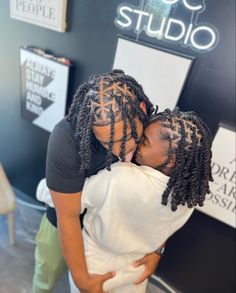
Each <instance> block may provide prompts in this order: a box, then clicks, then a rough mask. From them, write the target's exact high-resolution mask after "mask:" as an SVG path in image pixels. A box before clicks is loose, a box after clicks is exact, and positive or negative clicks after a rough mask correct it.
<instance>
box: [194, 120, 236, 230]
mask: <svg viewBox="0 0 236 293" xmlns="http://www.w3.org/2000/svg"><path fill="white" fill-rule="evenodd" d="M235 139H236V133H235V129H233V128H232V129H231V128H230V127H229V126H226V125H224V124H220V126H219V128H218V131H217V133H216V136H215V138H214V141H213V146H212V153H213V156H212V176H213V178H214V182H210V190H211V193H210V194H208V195H207V196H206V200H205V202H204V206H203V207H198V208H197V209H198V210H199V211H201V212H203V213H206V214H207V215H209V216H211V217H213V218H215V219H217V220H220V221H222V222H224V223H226V224H228V225H230V226H231V227H234V228H236V219H235V216H236V168H235V167H236V153H235V152H236V142H235V141H236V140H235Z"/></svg>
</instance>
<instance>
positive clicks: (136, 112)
mask: <svg viewBox="0 0 236 293" xmlns="http://www.w3.org/2000/svg"><path fill="white" fill-rule="evenodd" d="M141 102H144V103H145V105H146V112H147V113H146V114H145V113H144V112H143V111H142V110H141V109H140V103H141ZM152 112H153V105H152V103H151V102H150V101H149V99H148V97H147V96H146V95H145V93H144V91H143V89H142V86H141V85H140V84H139V83H138V82H137V81H136V80H135V79H134V78H133V77H131V76H129V75H126V74H125V73H124V72H123V71H122V70H113V71H112V72H109V73H106V74H99V75H92V76H91V77H90V78H89V80H88V81H87V82H85V83H83V84H82V85H81V86H80V87H79V88H78V90H77V92H76V94H75V96H74V99H73V102H72V105H71V107H70V110H69V114H68V116H67V121H68V122H71V123H73V125H74V134H75V138H76V141H77V143H78V145H79V148H78V149H79V156H80V159H81V167H80V170H81V171H85V170H87V169H88V168H89V166H90V163H91V149H92V148H94V149H96V139H95V136H94V134H93V126H105V125H111V132H110V142H109V148H108V150H107V157H106V167H107V169H108V170H110V165H111V163H112V147H113V143H114V141H113V137H114V125H115V123H117V122H118V121H121V120H123V122H124V127H123V139H122V144H121V152H120V155H119V156H120V158H121V160H122V161H123V160H124V158H125V144H126V141H127V127H128V124H129V125H130V126H131V135H132V137H133V138H134V140H135V142H136V144H138V140H139V137H138V134H137V128H136V122H135V120H134V118H135V117H139V119H140V120H141V121H142V123H143V124H144V125H146V124H147V122H148V120H149V117H150V115H151V113H152Z"/></svg>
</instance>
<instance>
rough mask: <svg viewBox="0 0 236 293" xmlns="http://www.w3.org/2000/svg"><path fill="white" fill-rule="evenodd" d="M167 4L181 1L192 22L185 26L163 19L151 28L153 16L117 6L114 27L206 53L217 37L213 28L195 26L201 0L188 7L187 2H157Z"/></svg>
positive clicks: (213, 46)
mask: <svg viewBox="0 0 236 293" xmlns="http://www.w3.org/2000/svg"><path fill="white" fill-rule="evenodd" d="M160 1H162V2H163V3H165V4H167V5H173V4H176V3H177V2H180V1H182V4H183V5H184V7H185V8H186V9H187V10H189V11H190V12H191V14H192V16H194V13H196V14H197V17H195V22H190V23H189V24H185V23H184V22H183V21H182V20H181V19H177V18H172V17H169V18H168V17H165V16H163V18H162V19H161V20H160V21H159V25H158V27H155V28H154V21H155V16H154V15H153V14H152V13H150V12H147V11H144V10H142V9H139V8H137V7H134V6H132V5H128V4H121V5H120V6H119V7H118V10H117V17H116V19H115V25H116V26H117V27H119V28H121V29H126V30H130V29H132V28H133V29H134V31H135V33H141V32H142V31H145V33H146V34H147V35H148V36H149V37H152V38H157V39H161V40H166V41H169V42H175V43H180V44H181V45H182V46H185V47H191V48H192V49H193V50H195V51H202V52H204V51H209V50H212V49H213V48H215V46H216V45H217V43H218V39H219V34H218V31H217V29H216V28H214V27H213V26H212V25H209V24H199V23H197V19H198V16H199V14H200V13H202V12H203V11H204V10H205V0H201V1H200V2H201V4H198V5H197V4H195V5H193V4H190V3H189V2H190V1H189V0H160Z"/></svg>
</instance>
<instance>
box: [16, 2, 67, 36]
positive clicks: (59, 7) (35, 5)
mask: <svg viewBox="0 0 236 293" xmlns="http://www.w3.org/2000/svg"><path fill="white" fill-rule="evenodd" d="M66 10H67V0H24V1H23V0H10V13H11V18H15V19H17V20H21V21H24V22H28V23H31V24H35V25H38V26H42V27H45V28H48V29H51V30H55V31H59V32H64V31H65V30H66Z"/></svg>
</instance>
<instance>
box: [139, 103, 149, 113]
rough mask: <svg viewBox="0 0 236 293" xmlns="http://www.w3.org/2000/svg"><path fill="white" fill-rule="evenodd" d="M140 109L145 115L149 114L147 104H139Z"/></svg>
mask: <svg viewBox="0 0 236 293" xmlns="http://www.w3.org/2000/svg"><path fill="white" fill-rule="evenodd" d="M139 107H140V109H141V110H142V111H143V112H144V113H145V114H147V107H146V104H145V102H141V103H140V104H139Z"/></svg>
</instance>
